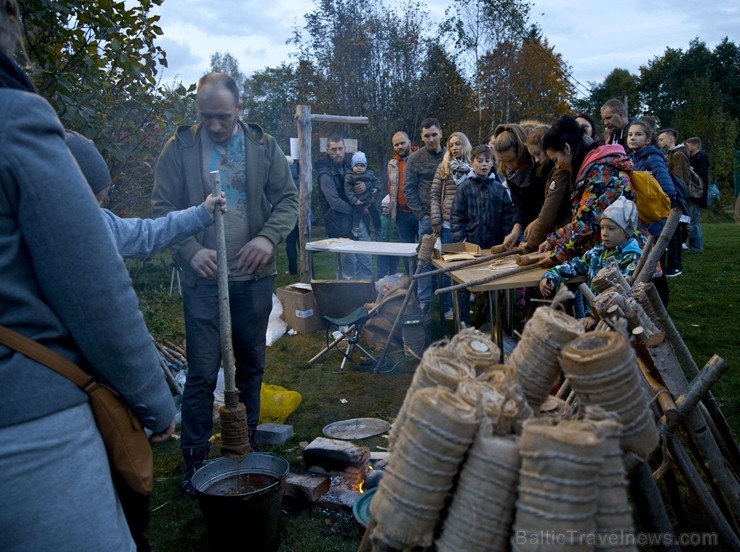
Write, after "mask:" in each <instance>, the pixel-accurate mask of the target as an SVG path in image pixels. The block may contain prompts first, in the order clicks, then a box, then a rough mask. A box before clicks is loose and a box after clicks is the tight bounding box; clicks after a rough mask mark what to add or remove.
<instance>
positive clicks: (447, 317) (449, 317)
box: [445, 309, 455, 320]
mask: <svg viewBox="0 0 740 552" xmlns="http://www.w3.org/2000/svg"><path fill="white" fill-rule="evenodd" d="M454 319H455V313H454V312H452V309H450V310H448V311H445V320H454Z"/></svg>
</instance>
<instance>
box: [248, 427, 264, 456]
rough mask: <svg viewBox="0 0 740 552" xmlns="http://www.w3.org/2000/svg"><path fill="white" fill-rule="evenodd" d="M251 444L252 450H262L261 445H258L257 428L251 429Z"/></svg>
mask: <svg viewBox="0 0 740 552" xmlns="http://www.w3.org/2000/svg"><path fill="white" fill-rule="evenodd" d="M249 446H250V447H251V449H252V452H262V451H261V450H260V447H259V446H258V445H257V430H256V429H250V430H249Z"/></svg>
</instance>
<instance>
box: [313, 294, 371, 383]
mask: <svg viewBox="0 0 740 552" xmlns="http://www.w3.org/2000/svg"><path fill="white" fill-rule="evenodd" d="M311 289H312V290H313V293H314V297H315V298H316V304H317V305H318V307H319V310H320V311H321V315H322V316H323V318H324V321H325V322H326V329H325V338H326V346H325V348H324V349H323V350H322V351H321V352H320V353H319V354H318V355H316V356H315V357H314V358H313V359H311V360H316V359H318V358H321V357H322V356H323V355H324V354H326V353H328V352H329V351H331V350H332V349H336V350H337V351H339V352H340V353H341V355H342V357H343V358H342V364H341V365H340V367H339V371H340V372H343V371H344V368H345V366H346V365H347V361H350V362H351V361H352V356H353V354H354V352H355V350H357V349H359V350H360V351H361V352H362V353H363V354H364V355H365V356H366V357H367V358H368V360H369V361H371V362H375V357H374V356H373V355H372V354H371V353H370V351H368V350H367V349H366V348H365V347H363V346H362V344H361V343H360V337H361V335H362V326H363V324H365V322H367V321H368V320H369V319H370V318H371V317H372V316H373V313H371V312H369V311H368V310H367V309H366V308H365V306H364V305H365V303H372V302H373V301H375V297H376V293H375V286H374V285H373V283H372V282H370V281H369V280H314V281H312V282H311ZM342 347H344V348H342ZM309 362H310V361H309Z"/></svg>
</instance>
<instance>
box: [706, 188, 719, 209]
mask: <svg viewBox="0 0 740 552" xmlns="http://www.w3.org/2000/svg"><path fill="white" fill-rule="evenodd" d="M719 198H720V192H719V186H717V184H715V183H714V182H712V183H711V184H710V185H709V189H708V190H707V205H711V204H712V203H714V202H715V201H719Z"/></svg>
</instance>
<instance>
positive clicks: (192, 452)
mask: <svg viewBox="0 0 740 552" xmlns="http://www.w3.org/2000/svg"><path fill="white" fill-rule="evenodd" d="M209 452H210V447H204V448H192V449H183V451H182V457H183V460H184V462H183V465H182V480H181V481H180V489H182V492H183V493H185V496H187V497H188V498H192V499H195V498H196V497H197V496H198V494H197V493H196V492H195V487H193V483H192V482H191V479H192V478H193V475H194V474H195V472H196V471H198V470H199V469H200V468H202V467H203V463H204V462H205V461H206V459H207V458H208V453H209Z"/></svg>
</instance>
